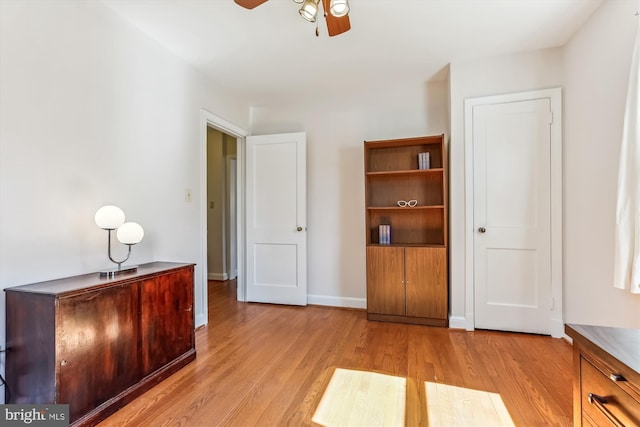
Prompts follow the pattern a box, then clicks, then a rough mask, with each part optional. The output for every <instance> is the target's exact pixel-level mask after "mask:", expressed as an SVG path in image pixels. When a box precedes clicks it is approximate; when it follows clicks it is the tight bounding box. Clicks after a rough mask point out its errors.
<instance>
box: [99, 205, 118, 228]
mask: <svg viewBox="0 0 640 427" xmlns="http://www.w3.org/2000/svg"><path fill="white" fill-rule="evenodd" d="M95 221H96V225H97V226H98V227H100V228H102V229H103V230H115V229H116V228H118V227H120V226H121V225H122V224H123V223H124V212H122V209H120V208H119V207H117V206H112V205H107V206H103V207H101V208H100V209H98V211H97V212H96V216H95Z"/></svg>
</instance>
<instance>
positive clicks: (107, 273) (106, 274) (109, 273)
mask: <svg viewBox="0 0 640 427" xmlns="http://www.w3.org/2000/svg"><path fill="white" fill-rule="evenodd" d="M136 271H138V266H137V265H132V266H129V267H120V268H111V269H109V270H102V271H101V272H100V273H99V274H100V278H108V279H113V278H114V277H116V276H118V275H120V274H127V273H135V272H136Z"/></svg>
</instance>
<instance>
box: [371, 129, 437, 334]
mask: <svg viewBox="0 0 640 427" xmlns="http://www.w3.org/2000/svg"><path fill="white" fill-rule="evenodd" d="M420 153H429V163H430V164H429V168H428V169H419V161H418V157H419V154H420ZM364 162H365V163H364V164H365V204H366V207H365V215H366V232H367V236H366V238H367V240H366V243H367V312H368V318H369V319H370V320H382V321H395V322H404V323H417V324H426V325H435V326H448V283H447V276H448V274H447V185H446V184H447V179H446V177H447V174H446V153H445V146H444V135H436V136H425V137H418V138H406V139H394V140H381V141H365V143H364ZM412 200H415V202H414V203H415V206H399V204H398V202H399V201H405V202H409V201H412ZM380 225H390V226H391V242H390V243H389V244H386V243H385V244H381V243H380V242H381V237H380V233H379V229H380V228H379V226H380Z"/></svg>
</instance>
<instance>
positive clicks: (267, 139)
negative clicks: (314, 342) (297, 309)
mask: <svg viewBox="0 0 640 427" xmlns="http://www.w3.org/2000/svg"><path fill="white" fill-rule="evenodd" d="M246 164H247V181H246V183H247V184H246V191H247V194H246V198H247V205H246V206H247V211H246V212H247V248H246V251H247V266H246V268H247V301H253V302H267V303H278V304H293V305H306V304H307V233H306V218H307V213H306V136H305V134H304V133H291V134H280V135H262V136H249V137H247V140H246Z"/></svg>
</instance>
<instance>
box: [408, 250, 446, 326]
mask: <svg viewBox="0 0 640 427" xmlns="http://www.w3.org/2000/svg"><path fill="white" fill-rule="evenodd" d="M405 268H406V292H407V316H411V317H428V318H431V319H446V318H447V312H448V300H447V299H448V298H447V295H448V292H447V253H446V249H445V248H425V247H422V248H421V247H409V248H406V249H405Z"/></svg>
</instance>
